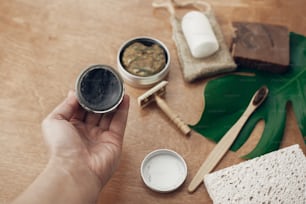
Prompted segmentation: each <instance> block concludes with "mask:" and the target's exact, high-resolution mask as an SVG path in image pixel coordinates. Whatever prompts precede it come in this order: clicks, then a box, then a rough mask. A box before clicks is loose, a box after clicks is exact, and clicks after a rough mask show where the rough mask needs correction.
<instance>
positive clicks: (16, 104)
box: [0, 0, 306, 204]
mask: <svg viewBox="0 0 306 204" xmlns="http://www.w3.org/2000/svg"><path fill="white" fill-rule="evenodd" d="M208 2H211V3H212V6H213V9H214V10H215V14H216V17H217V19H218V22H219V24H220V25H221V28H222V31H223V33H224V36H225V38H226V42H227V43H228V44H229V42H230V40H231V38H232V30H231V26H230V25H231V22H232V21H237V20H240V21H250V22H254V21H256V22H265V23H273V24H280V25H285V26H288V28H289V30H290V31H294V32H297V33H300V34H303V35H306V24H305V22H306V17H305V12H306V10H305V4H306V2H305V0H292V1H287V0H231V1H228V0H210V1H208ZM151 3H152V2H151V1H144V0H129V1H118V0H117V1H114V0H103V1H101V0H90V1H81V0H65V1H62V0H53V1H48V0H33V1H26V0H9V1H8V0H7V1H5V0H2V1H1V3H0V45H1V48H0V88H1V92H0V112H1V114H0V203H7V202H9V201H10V200H11V199H13V198H14V197H15V196H17V195H18V194H19V193H20V192H21V191H22V190H23V189H25V188H26V187H27V186H28V185H29V184H30V183H31V182H32V181H33V179H35V177H36V176H37V175H38V174H39V173H40V172H41V171H42V169H43V168H44V166H45V165H46V163H47V159H48V158H47V153H46V148H45V145H44V142H43V140H42V136H41V134H42V133H41V127H40V125H41V121H42V119H43V118H44V117H45V116H46V115H47V114H48V113H49V112H50V111H51V110H52V109H53V108H54V106H56V105H57V104H58V103H59V102H60V101H61V100H62V99H63V98H64V97H65V95H66V94H67V92H68V90H69V89H73V87H74V83H75V80H76V78H77V75H78V74H79V73H80V72H81V70H83V69H84V68H86V67H87V66H88V65H92V64H98V63H99V64H108V65H110V66H113V67H116V55H117V51H118V48H119V47H120V46H121V44H122V43H123V42H124V41H126V40H127V39H129V38H132V37H136V36H144V35H145V36H152V37H155V38H157V39H159V40H161V41H162V42H164V43H165V44H166V45H167V46H168V48H169V50H170V53H171V67H170V73H169V76H168V78H167V80H168V81H169V85H168V87H167V94H166V101H167V103H168V104H169V105H170V106H171V107H172V108H173V109H174V110H176V111H177V113H178V114H179V115H180V116H181V117H182V118H183V119H184V120H185V121H186V122H187V123H189V124H195V123H196V122H197V121H198V119H199V118H200V115H201V113H202V110H203V106H204V105H203V104H204V102H203V97H202V92H203V88H204V85H205V83H206V80H201V81H198V82H196V83H186V82H184V80H183V78H182V73H181V69H180V65H179V62H178V58H177V55H176V48H175V45H174V42H173V41H172V38H171V35H172V30H171V26H170V23H169V19H168V17H169V15H168V13H167V12H166V11H165V10H154V9H153V8H152V6H151ZM145 91H146V90H145V89H137V88H132V87H130V86H128V85H126V92H127V93H128V94H129V95H130V96H131V108H130V113H129V119H128V126H127V129H126V135H125V140H124V145H123V154H122V159H121V163H120V166H119V169H118V171H117V172H116V173H115V175H114V176H113V177H112V179H111V180H110V182H109V183H108V184H107V185H106V186H105V188H104V189H103V191H102V193H101V196H100V199H99V203H112V204H115V203H120V204H122V203H133V204H137V203H167V204H171V203H173V204H174V203H175V204H178V203H184V204H186V203H211V202H212V201H211V200H210V198H209V196H208V194H207V191H206V189H205V187H204V185H202V186H201V187H200V188H199V189H198V190H197V191H196V192H195V193H193V194H189V193H188V192H187V186H188V184H189V183H190V181H191V179H192V177H193V176H194V175H195V173H196V171H197V169H198V168H199V166H200V164H201V163H202V162H203V161H204V159H205V157H206V155H207V154H208V153H209V152H210V151H211V150H212V148H213V147H214V146H215V144H214V143H213V142H211V141H209V140H207V139H206V138H204V137H202V136H200V135H199V134H197V133H195V132H193V133H192V134H191V136H190V137H186V136H183V135H182V134H181V133H180V132H179V131H178V130H177V129H176V128H175V127H174V126H173V125H172V124H171V122H170V121H169V120H168V119H167V117H166V116H164V114H163V113H162V112H161V111H160V110H159V109H158V108H157V107H156V106H155V105H152V106H150V107H148V108H146V109H144V110H140V108H139V107H138V105H137V101H136V99H137V97H138V96H139V95H140V94H142V93H144V92H145ZM262 129H263V123H260V124H259V125H258V126H257V127H256V129H255V131H254V132H253V134H252V136H251V139H250V140H249V141H248V142H247V144H246V145H245V146H244V147H243V148H242V149H241V150H239V151H238V152H229V153H228V154H227V155H226V156H225V157H224V159H223V160H222V161H221V163H219V165H218V166H217V168H216V169H221V168H224V167H227V166H230V165H233V164H236V163H239V162H241V161H242V160H241V159H240V158H239V155H242V154H243V153H246V152H248V151H249V150H251V149H252V147H254V146H255V145H256V141H257V140H258V138H259V136H260V134H261V131H262ZM295 143H298V144H300V145H301V146H302V148H303V151H304V153H305V152H306V148H305V145H304V143H303V139H302V135H301V133H300V131H299V129H298V127H297V124H296V120H295V117H294V114H293V112H292V109H291V107H290V106H289V107H288V117H287V123H286V129H285V136H284V140H283V143H282V147H285V146H289V145H291V144H295ZM158 148H169V149H172V150H174V151H176V152H178V153H179V154H181V155H182V156H183V158H184V159H185V160H186V163H187V166H188V177H187V179H186V182H185V183H184V184H183V186H182V187H181V188H179V189H178V190H176V191H174V192H172V193H168V194H161V193H157V192H153V191H151V190H149V189H148V188H147V187H146V186H145V185H144V183H143V182H142V180H141V177H140V171H139V169H140V164H141V161H142V160H143V158H144V157H145V156H146V154H148V153H149V152H151V151H153V150H155V149H158Z"/></svg>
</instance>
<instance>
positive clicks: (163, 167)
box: [140, 149, 187, 193]
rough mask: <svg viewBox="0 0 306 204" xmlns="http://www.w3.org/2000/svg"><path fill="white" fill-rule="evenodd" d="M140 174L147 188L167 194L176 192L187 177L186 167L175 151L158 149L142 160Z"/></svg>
mask: <svg viewBox="0 0 306 204" xmlns="http://www.w3.org/2000/svg"><path fill="white" fill-rule="evenodd" d="M140 172H141V177H142V180H143V181H144V183H145V185H146V186H147V187H149V188H150V189H152V190H154V191H157V192H161V193H167V192H171V191H174V190H176V189H177V188H179V187H180V186H181V185H182V184H183V183H184V181H185V179H186V177H187V165H186V163H185V161H184V159H183V158H182V157H181V156H180V155H179V154H178V153H176V152H175V151H173V150H169V149H158V150H155V151H153V152H151V153H149V154H148V155H147V156H146V157H145V158H144V160H143V161H142V164H141V169H140Z"/></svg>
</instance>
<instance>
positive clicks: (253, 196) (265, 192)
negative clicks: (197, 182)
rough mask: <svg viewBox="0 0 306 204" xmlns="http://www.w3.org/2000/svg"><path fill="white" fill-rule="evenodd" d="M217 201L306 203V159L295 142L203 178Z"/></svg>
mask: <svg viewBox="0 0 306 204" xmlns="http://www.w3.org/2000/svg"><path fill="white" fill-rule="evenodd" d="M204 183H205V186H206V188H207V191H208V193H209V195H210V197H211V198H212V200H213V202H214V204H218V203H222V204H224V203H265V204H268V203H290V204H294V203H296V204H301V203H306V158H305V156H304V154H303V152H302V150H301V149H300V148H299V146H298V145H292V146H290V147H286V148H283V149H280V150H278V151H274V152H271V153H268V154H266V155H263V156H261V157H257V158H255V159H252V160H249V161H245V162H242V163H240V164H238V165H234V166H231V167H228V168H225V169H222V170H219V171H216V172H213V173H211V174H208V175H206V176H205V177H204Z"/></svg>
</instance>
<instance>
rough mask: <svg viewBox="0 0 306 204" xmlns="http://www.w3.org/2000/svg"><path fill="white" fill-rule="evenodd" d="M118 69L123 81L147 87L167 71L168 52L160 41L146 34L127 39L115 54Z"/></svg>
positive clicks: (168, 63) (168, 65)
mask: <svg viewBox="0 0 306 204" xmlns="http://www.w3.org/2000/svg"><path fill="white" fill-rule="evenodd" d="M117 64H118V71H119V73H120V74H121V76H122V78H123V79H124V81H125V82H126V83H127V84H129V85H131V86H134V87H137V88H149V87H152V86H154V85H155V84H157V83H158V82H160V81H162V80H163V79H164V78H165V77H166V76H167V74H168V72H169V67H170V53H169V51H168V48H167V47H166V45H165V44H164V43H162V42H161V41H159V40H157V39H155V38H152V37H147V36H140V37H136V38H132V39H129V40H127V41H126V42H125V43H123V45H122V46H121V47H120V49H119V51H118V54H117Z"/></svg>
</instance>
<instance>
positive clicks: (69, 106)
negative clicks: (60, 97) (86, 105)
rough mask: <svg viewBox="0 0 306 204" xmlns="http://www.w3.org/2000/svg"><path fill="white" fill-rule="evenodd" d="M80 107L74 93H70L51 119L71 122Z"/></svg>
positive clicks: (54, 111) (50, 116)
mask: <svg viewBox="0 0 306 204" xmlns="http://www.w3.org/2000/svg"><path fill="white" fill-rule="evenodd" d="M78 107H79V103H78V101H77V98H76V96H75V93H74V91H69V92H68V95H67V97H66V99H65V100H64V101H63V102H62V103H60V104H59V105H58V106H57V107H55V108H54V110H53V111H52V112H51V113H50V114H49V116H48V117H49V118H51V119H57V120H67V121H69V120H70V119H71V118H72V116H73V114H74V113H75V112H76V110H77V109H78Z"/></svg>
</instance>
